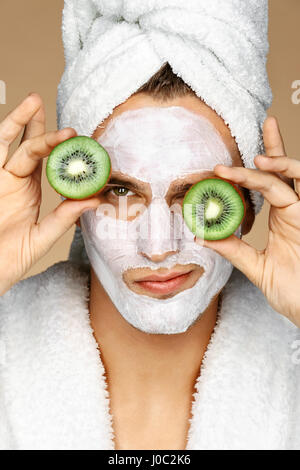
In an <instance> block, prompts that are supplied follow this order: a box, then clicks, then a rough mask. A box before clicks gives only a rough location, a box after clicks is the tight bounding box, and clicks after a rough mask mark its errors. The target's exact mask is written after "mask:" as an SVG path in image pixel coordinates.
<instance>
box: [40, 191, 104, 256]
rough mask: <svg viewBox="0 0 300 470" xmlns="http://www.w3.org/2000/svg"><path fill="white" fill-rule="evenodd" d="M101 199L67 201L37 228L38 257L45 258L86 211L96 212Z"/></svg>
mask: <svg viewBox="0 0 300 470" xmlns="http://www.w3.org/2000/svg"><path fill="white" fill-rule="evenodd" d="M98 206H99V199H97V198H95V197H94V198H90V199H88V200H87V199H85V200H84V201H74V200H70V199H66V200H65V201H63V202H62V203H61V204H60V205H59V206H57V207H56V209H54V210H53V211H52V212H51V213H50V214H48V215H47V216H46V217H45V218H44V219H43V220H42V221H41V222H40V223H39V224H37V225H36V226H35V229H34V230H35V232H34V234H33V239H34V245H35V246H37V251H38V257H41V256H43V255H44V254H45V253H46V252H47V251H48V250H49V249H50V248H51V247H52V246H53V245H54V243H55V242H56V241H57V240H58V239H59V238H60V237H61V236H62V235H63V234H64V233H65V232H67V230H69V229H70V228H71V227H72V225H73V224H74V223H75V222H76V220H77V219H78V218H79V217H80V216H81V215H82V213H83V212H84V211H86V210H95V209H97V207H98Z"/></svg>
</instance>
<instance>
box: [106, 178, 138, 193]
mask: <svg viewBox="0 0 300 470" xmlns="http://www.w3.org/2000/svg"><path fill="white" fill-rule="evenodd" d="M115 184H119V185H120V186H125V185H126V187H127V188H128V189H133V190H135V191H142V190H143V189H145V185H144V184H143V183H140V184H139V183H136V182H135V181H132V180H131V179H129V178H126V177H123V176H122V177H120V176H112V177H111V178H110V179H109V181H108V183H107V184H106V186H109V185H115Z"/></svg>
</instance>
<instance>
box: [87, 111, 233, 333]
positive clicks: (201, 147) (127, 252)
mask: <svg viewBox="0 0 300 470" xmlns="http://www.w3.org/2000/svg"><path fill="white" fill-rule="evenodd" d="M98 141H99V143H100V144H101V145H103V147H104V148H105V149H106V150H107V152H108V153H109V155H110V158H111V162H112V169H113V171H118V172H121V173H124V174H125V175H128V176H131V177H134V178H136V179H139V180H141V181H143V182H146V183H149V184H150V187H151V190H152V200H151V203H150V204H149V205H148V207H147V209H146V210H145V211H144V212H143V213H142V214H141V215H139V216H137V217H136V218H135V219H134V220H131V221H127V220H118V219H115V218H113V217H111V216H109V215H105V213H104V211H103V205H102V204H100V205H99V208H98V209H97V210H96V211H88V212H86V213H84V214H83V215H82V216H81V218H80V221H81V228H82V235H83V239H84V243H85V248H86V252H87V255H88V257H89V260H90V263H91V265H92V267H93V269H94V271H95V273H96V275H97V277H98V279H99V281H100V282H101V284H102V285H103V287H104V289H105V290H106V291H107V293H108V295H109V297H110V299H111V300H112V302H113V303H114V305H115V306H116V308H117V309H118V311H119V312H120V314H121V315H122V316H123V317H124V318H125V319H126V320H127V321H128V322H129V323H130V324H131V325H132V326H134V327H135V328H138V329H139V330H142V331H144V332H147V333H157V334H174V333H182V332H184V331H186V330H187V329H188V328H189V327H190V326H191V325H192V324H193V323H194V322H195V321H196V320H197V318H198V317H199V316H200V315H201V314H202V313H203V312H204V311H205V309H206V308H207V307H208V305H209V304H210V302H211V300H212V298H213V297H214V296H215V295H216V294H217V293H218V292H219V291H220V290H221V289H222V288H223V286H224V285H225V284H226V282H227V280H228V279H229V277H230V274H231V272H232V268H233V267H232V265H231V263H230V262H229V261H227V260H226V259H224V258H223V257H221V256H220V255H218V254H217V253H216V252H214V251H213V250H210V249H208V248H204V247H203V246H199V245H198V244H196V243H195V242H194V235H193V234H192V233H191V232H190V231H189V230H188V228H187V227H186V225H185V223H184V221H183V218H182V215H181V212H180V211H179V212H180V213H178V214H177V215H174V214H173V215H172V214H171V210H170V207H169V206H168V204H167V202H166V200H165V195H166V193H167V190H168V188H169V186H170V184H171V182H172V181H174V180H177V179H179V178H181V177H183V176H186V175H189V174H194V173H198V172H202V171H203V170H213V168H214V166H215V165H216V164H218V163H222V164H225V165H229V166H231V165H232V159H231V156H230V154H229V151H228V150H227V147H226V146H225V144H224V142H223V140H222V138H221V136H220V135H219V134H218V132H217V131H216V130H215V128H214V127H213V125H212V124H211V123H210V122H209V121H208V120H207V119H206V118H204V117H202V116H199V115H197V114H195V113H193V112H191V111H188V110H187V109H185V108H183V107H180V106H171V107H144V108H140V109H136V110H129V111H126V112H123V113H122V114H120V115H119V116H117V117H116V118H114V119H113V120H111V121H110V122H109V124H108V125H107V127H106V130H105V131H104V133H103V134H102V135H101V136H100V138H99V139H98ZM199 179H200V178H199ZM120 198H126V196H120ZM180 222H181V223H180ZM178 226H179V227H181V228H182V227H183V229H184V230H183V231H184V234H183V236H182V231H181V230H180V229H179V231H178V230H177V231H176V228H177V227H178ZM145 227H146V230H145ZM149 232H150V233H149ZM236 234H237V235H238V236H240V229H238V231H237V232H236ZM167 252H173V253H171V254H170V255H169V256H168V257H167V258H166V259H165V260H164V261H161V262H154V261H152V260H151V259H149V258H150V257H151V256H152V255H154V254H156V255H157V254H162V253H167ZM190 263H195V264H197V265H200V266H201V267H203V268H204V273H203V274H202V276H201V277H200V278H199V280H198V281H197V282H196V284H195V285H194V286H193V287H191V288H189V289H186V290H184V291H182V292H180V293H178V294H176V295H174V296H173V297H171V298H167V299H157V298H152V297H150V296H147V295H140V294H137V293H135V292H133V291H131V290H130V289H129V288H128V287H127V285H126V284H125V282H124V281H123V278H122V275H123V273H124V272H125V271H126V270H128V269H131V268H150V269H153V270H157V269H158V268H161V267H164V268H168V269H172V267H174V266H175V265H176V264H181V265H187V264H190Z"/></svg>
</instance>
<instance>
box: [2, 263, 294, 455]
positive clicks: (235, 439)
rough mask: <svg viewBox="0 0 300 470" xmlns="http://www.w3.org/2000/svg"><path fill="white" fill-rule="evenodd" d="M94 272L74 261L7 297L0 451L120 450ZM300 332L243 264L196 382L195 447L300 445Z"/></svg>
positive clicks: (226, 293) (59, 265)
mask: <svg viewBox="0 0 300 470" xmlns="http://www.w3.org/2000/svg"><path fill="white" fill-rule="evenodd" d="M88 277H89V274H88V272H87V271H86V270H84V269H82V268H80V267H79V265H77V264H75V263H72V262H70V261H65V262H61V263H57V264H55V265H53V266H51V267H50V268H49V269H48V270H47V271H45V272H44V273H41V274H39V275H37V276H34V277H31V278H29V279H26V280H24V281H21V282H20V283H19V284H17V285H16V286H14V287H13V288H12V289H11V290H10V291H9V292H8V293H6V294H5V295H4V296H3V297H2V300H1V302H2V303H0V312H1V323H0V325H1V331H0V333H1V338H2V343H3V344H2V347H3V345H4V350H5V360H4V361H2V366H0V383H1V386H2V385H3V386H2V388H1V391H0V410H1V409H3V410H4V411H5V419H4V420H3V421H2V425H0V448H1V447H2V446H4V447H5V446H7V445H9V446H10V447H12V448H17V449H113V448H114V443H113V428H112V418H111V414H110V412H109V396H108V391H107V385H106V380H105V370H104V367H103V364H102V361H101V352H100V351H99V350H98V348H97V343H96V341H95V339H94V336H93V332H92V329H91V326H90V319H89V311H88V295H89V290H88ZM297 336H299V330H298V329H297V328H296V327H294V326H293V325H292V324H291V323H290V322H289V321H288V320H286V319H285V318H283V317H281V316H280V315H279V314H277V313H276V312H274V311H273V310H272V309H271V308H270V307H269V306H268V304H267V303H266V300H265V298H264V296H263V295H262V294H261V293H260V291H258V289H256V288H255V287H254V286H253V285H252V284H251V283H250V282H249V281H248V280H247V279H246V278H245V277H244V276H243V275H242V274H241V273H240V272H239V271H237V270H234V271H233V274H232V276H231V278H230V280H229V282H228V284H227V285H226V287H225V288H224V290H223V299H222V305H221V309H220V314H219V320H218V323H217V325H216V328H215V332H214V334H213V336H212V338H211V341H210V344H209V347H208V349H207V352H206V354H205V357H204V361H203V365H202V370H201V374H200V376H199V377H198V379H197V382H196V393H195V394H194V401H193V404H192V418H191V422H190V428H189V433H188V442H187V447H186V448H187V449H215V448H217V449H261V448H262V449H266V448H267V449H281V448H291V447H293V446H295V445H298V446H299V445H300V438H297V437H296V436H294V435H293V430H294V428H293V423H294V422H297V423H298V422H300V419H299V418H300V416H298V417H297V416H296V417H295V416H293V419H292V418H291V417H292V415H293V410H294V409H295V400H296V397H297V393H298V397H299V391H298V392H297V387H298V386H299V370H298V369H299V366H298V368H297V367H296V366H295V364H294V363H293V361H292V360H291V357H292V353H293V350H292V349H291V347H292V344H293V341H295V339H297ZM174 412H176V410H174ZM3 416H4V415H3ZM1 426H2V427H1ZM1 436H2V437H1ZM1 438H2V442H1ZM5 440H6V441H7V443H6V444H3V443H4V441H5ZM296 441H299V442H296Z"/></svg>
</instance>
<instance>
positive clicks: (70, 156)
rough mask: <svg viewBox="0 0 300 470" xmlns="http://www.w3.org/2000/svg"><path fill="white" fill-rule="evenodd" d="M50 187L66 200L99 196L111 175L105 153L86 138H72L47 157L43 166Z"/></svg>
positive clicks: (109, 162) (97, 144)
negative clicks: (44, 166)
mask: <svg viewBox="0 0 300 470" xmlns="http://www.w3.org/2000/svg"><path fill="white" fill-rule="evenodd" d="M46 174H47V178H48V181H49V183H50V185H51V186H52V187H53V188H54V189H55V191H56V192H58V193H59V194H61V195H62V196H64V197H66V198H68V199H86V198H89V197H91V196H94V195H95V194H97V193H99V192H100V191H101V190H102V188H103V187H104V186H105V183H106V182H107V180H108V179H109V177H110V174H111V161H110V158H109V155H108V153H107V152H106V150H105V149H104V148H103V147H102V146H101V145H100V144H99V143H98V142H97V141H96V140H94V139H92V138H91V137H86V136H76V137H71V138H70V139H68V140H65V141H64V142H62V143H60V144H58V145H57V146H56V147H55V148H54V149H53V150H52V152H51V153H50V155H49V157H48V161H47V166H46Z"/></svg>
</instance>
